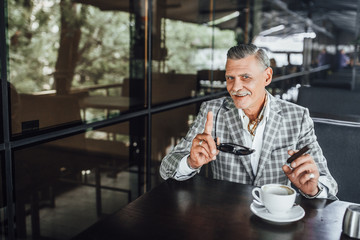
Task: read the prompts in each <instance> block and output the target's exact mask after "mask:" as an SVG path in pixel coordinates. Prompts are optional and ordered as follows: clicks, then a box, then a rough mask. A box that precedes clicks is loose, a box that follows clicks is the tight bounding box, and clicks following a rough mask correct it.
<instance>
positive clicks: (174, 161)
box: [160, 102, 208, 180]
mask: <svg viewBox="0 0 360 240" xmlns="http://www.w3.org/2000/svg"><path fill="white" fill-rule="evenodd" d="M207 112H208V110H207V103H206V102H204V103H202V104H201V106H200V110H199V113H198V115H197V117H196V119H195V121H194V123H193V125H192V126H191V128H190V130H189V131H188V133H187V134H186V136H185V137H184V138H182V139H181V141H180V142H179V143H178V144H177V145H176V146H175V147H174V149H173V150H172V151H171V152H170V153H169V154H168V155H166V156H165V157H164V158H163V160H162V161H161V165H160V176H161V177H162V178H163V179H165V180H166V179H168V178H174V176H175V175H176V173H177V172H176V171H177V169H178V167H179V164H180V161H181V159H182V158H183V157H184V156H186V155H189V154H190V149H191V145H192V141H193V139H194V138H195V136H196V135H197V134H199V133H202V132H203V131H204V129H205V122H206V116H207ZM200 169H201V168H199V169H197V170H196V171H194V172H192V173H191V174H190V175H188V176H185V177H182V180H186V179H189V178H191V177H193V176H194V175H195V174H196V173H198V172H200Z"/></svg>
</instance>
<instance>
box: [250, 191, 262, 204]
mask: <svg viewBox="0 0 360 240" xmlns="http://www.w3.org/2000/svg"><path fill="white" fill-rule="evenodd" d="M260 190H261V189H260V188H259V187H256V188H254V189H253V190H252V192H251V193H252V195H253V197H254V202H256V203H257V204H259V205H264V204H263V203H262V201H261V199H260ZM257 192H258V193H259V196H258V195H257V194H256V193H257Z"/></svg>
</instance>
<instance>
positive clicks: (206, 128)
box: [204, 111, 213, 135]
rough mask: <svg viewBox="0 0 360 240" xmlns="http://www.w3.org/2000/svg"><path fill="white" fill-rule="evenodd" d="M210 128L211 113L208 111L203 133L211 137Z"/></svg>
mask: <svg viewBox="0 0 360 240" xmlns="http://www.w3.org/2000/svg"><path fill="white" fill-rule="evenodd" d="M212 128H213V113H212V112H211V111H210V112H208V114H207V119H206V123H205V130H204V133H206V134H209V135H211V131H212Z"/></svg>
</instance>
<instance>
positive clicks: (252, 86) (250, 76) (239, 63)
mask: <svg viewBox="0 0 360 240" xmlns="http://www.w3.org/2000/svg"><path fill="white" fill-rule="evenodd" d="M225 78H226V88H227V90H228V92H229V94H230V96H231V98H232V99H233V101H234V103H235V106H236V108H239V109H242V110H243V111H244V112H245V114H246V115H247V116H248V117H249V118H250V119H251V120H253V119H255V118H256V117H257V115H258V114H259V112H260V110H261V108H262V106H263V104H264V101H265V94H266V91H265V87H266V86H268V85H269V84H270V83H271V80H272V69H271V68H270V67H268V68H266V69H265V67H264V66H263V65H262V64H261V63H260V62H259V61H258V60H257V59H256V56H255V55H251V56H248V57H245V58H242V59H227V62H226V73H225Z"/></svg>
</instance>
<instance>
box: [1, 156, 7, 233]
mask: <svg viewBox="0 0 360 240" xmlns="http://www.w3.org/2000/svg"><path fill="white" fill-rule="evenodd" d="M3 154H4V153H3V152H1V154H0V182H1V183H0V223H1V224H0V239H5V228H6V227H5V225H6V224H5V208H6V194H5V192H6V180H5V162H4V158H3Z"/></svg>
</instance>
